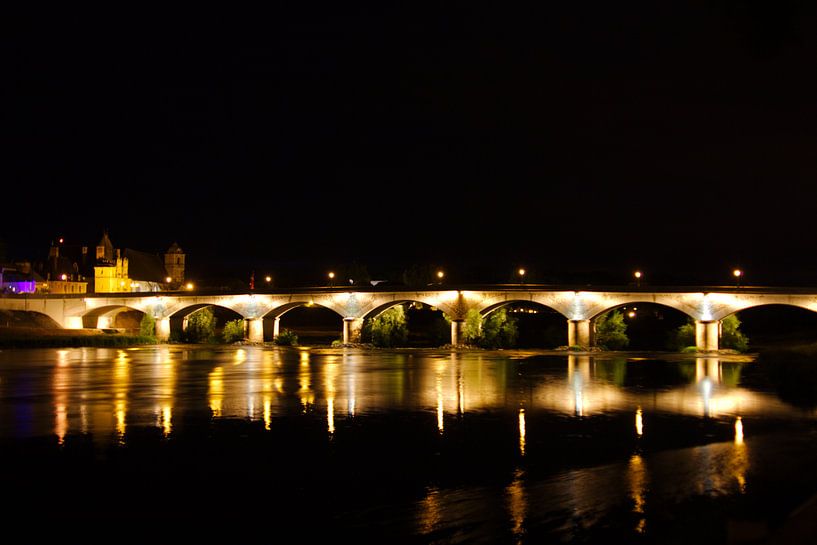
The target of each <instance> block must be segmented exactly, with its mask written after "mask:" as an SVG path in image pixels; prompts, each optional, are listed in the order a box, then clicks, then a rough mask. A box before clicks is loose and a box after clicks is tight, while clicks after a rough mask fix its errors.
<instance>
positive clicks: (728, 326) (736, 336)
mask: <svg viewBox="0 0 817 545" xmlns="http://www.w3.org/2000/svg"><path fill="white" fill-rule="evenodd" d="M720 347H721V348H731V349H733V350H737V351H739V352H745V351H746V349H747V348H749V338H748V337H747V336H746V335H744V334H743V332H742V331H740V320H739V319H738V316H737V314H730V315H729V316H727V317H726V318H724V319H723V320H721V341H720Z"/></svg>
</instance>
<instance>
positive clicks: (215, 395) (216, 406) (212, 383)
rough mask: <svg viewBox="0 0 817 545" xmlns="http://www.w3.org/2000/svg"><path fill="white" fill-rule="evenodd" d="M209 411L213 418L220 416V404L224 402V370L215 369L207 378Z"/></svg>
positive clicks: (219, 367)
mask: <svg viewBox="0 0 817 545" xmlns="http://www.w3.org/2000/svg"><path fill="white" fill-rule="evenodd" d="M208 386H209V392H208V393H209V397H210V411H212V413H213V416H214V417H219V416H221V414H222V413H221V410H222V403H223V401H224V369H222V368H221V366H218V367H216V368H215V369H213V370H212V371H210V374H209V376H208Z"/></svg>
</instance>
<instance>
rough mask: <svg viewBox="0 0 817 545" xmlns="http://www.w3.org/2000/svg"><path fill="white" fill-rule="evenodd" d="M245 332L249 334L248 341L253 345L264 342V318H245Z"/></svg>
mask: <svg viewBox="0 0 817 545" xmlns="http://www.w3.org/2000/svg"><path fill="white" fill-rule="evenodd" d="M244 323H245V324H246V328H245V331H246V332H247V339H248V340H249V341H250V342H253V343H262V342H264V319H263V318H245V319H244Z"/></svg>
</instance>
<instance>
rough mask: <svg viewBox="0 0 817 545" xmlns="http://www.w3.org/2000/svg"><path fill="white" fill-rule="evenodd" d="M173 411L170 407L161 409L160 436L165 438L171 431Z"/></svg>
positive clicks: (166, 406)
mask: <svg viewBox="0 0 817 545" xmlns="http://www.w3.org/2000/svg"><path fill="white" fill-rule="evenodd" d="M172 422H173V409H172V408H171V407H170V405H165V406H164V407H162V421H161V428H162V435H164V436H165V437H167V436H169V435H170V432H171V431H172V429H173V424H172Z"/></svg>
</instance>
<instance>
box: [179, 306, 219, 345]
mask: <svg viewBox="0 0 817 545" xmlns="http://www.w3.org/2000/svg"><path fill="white" fill-rule="evenodd" d="M215 331H216V318H215V316H213V309H211V308H210V307H205V308H203V309H201V310H197V311H196V312H194V313H193V314H191V315H190V316H189V317H188V318H187V330H186V331H185V334H184V337H185V340H186V341H187V342H190V343H204V342H212V341H213V340H214V336H215Z"/></svg>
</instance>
